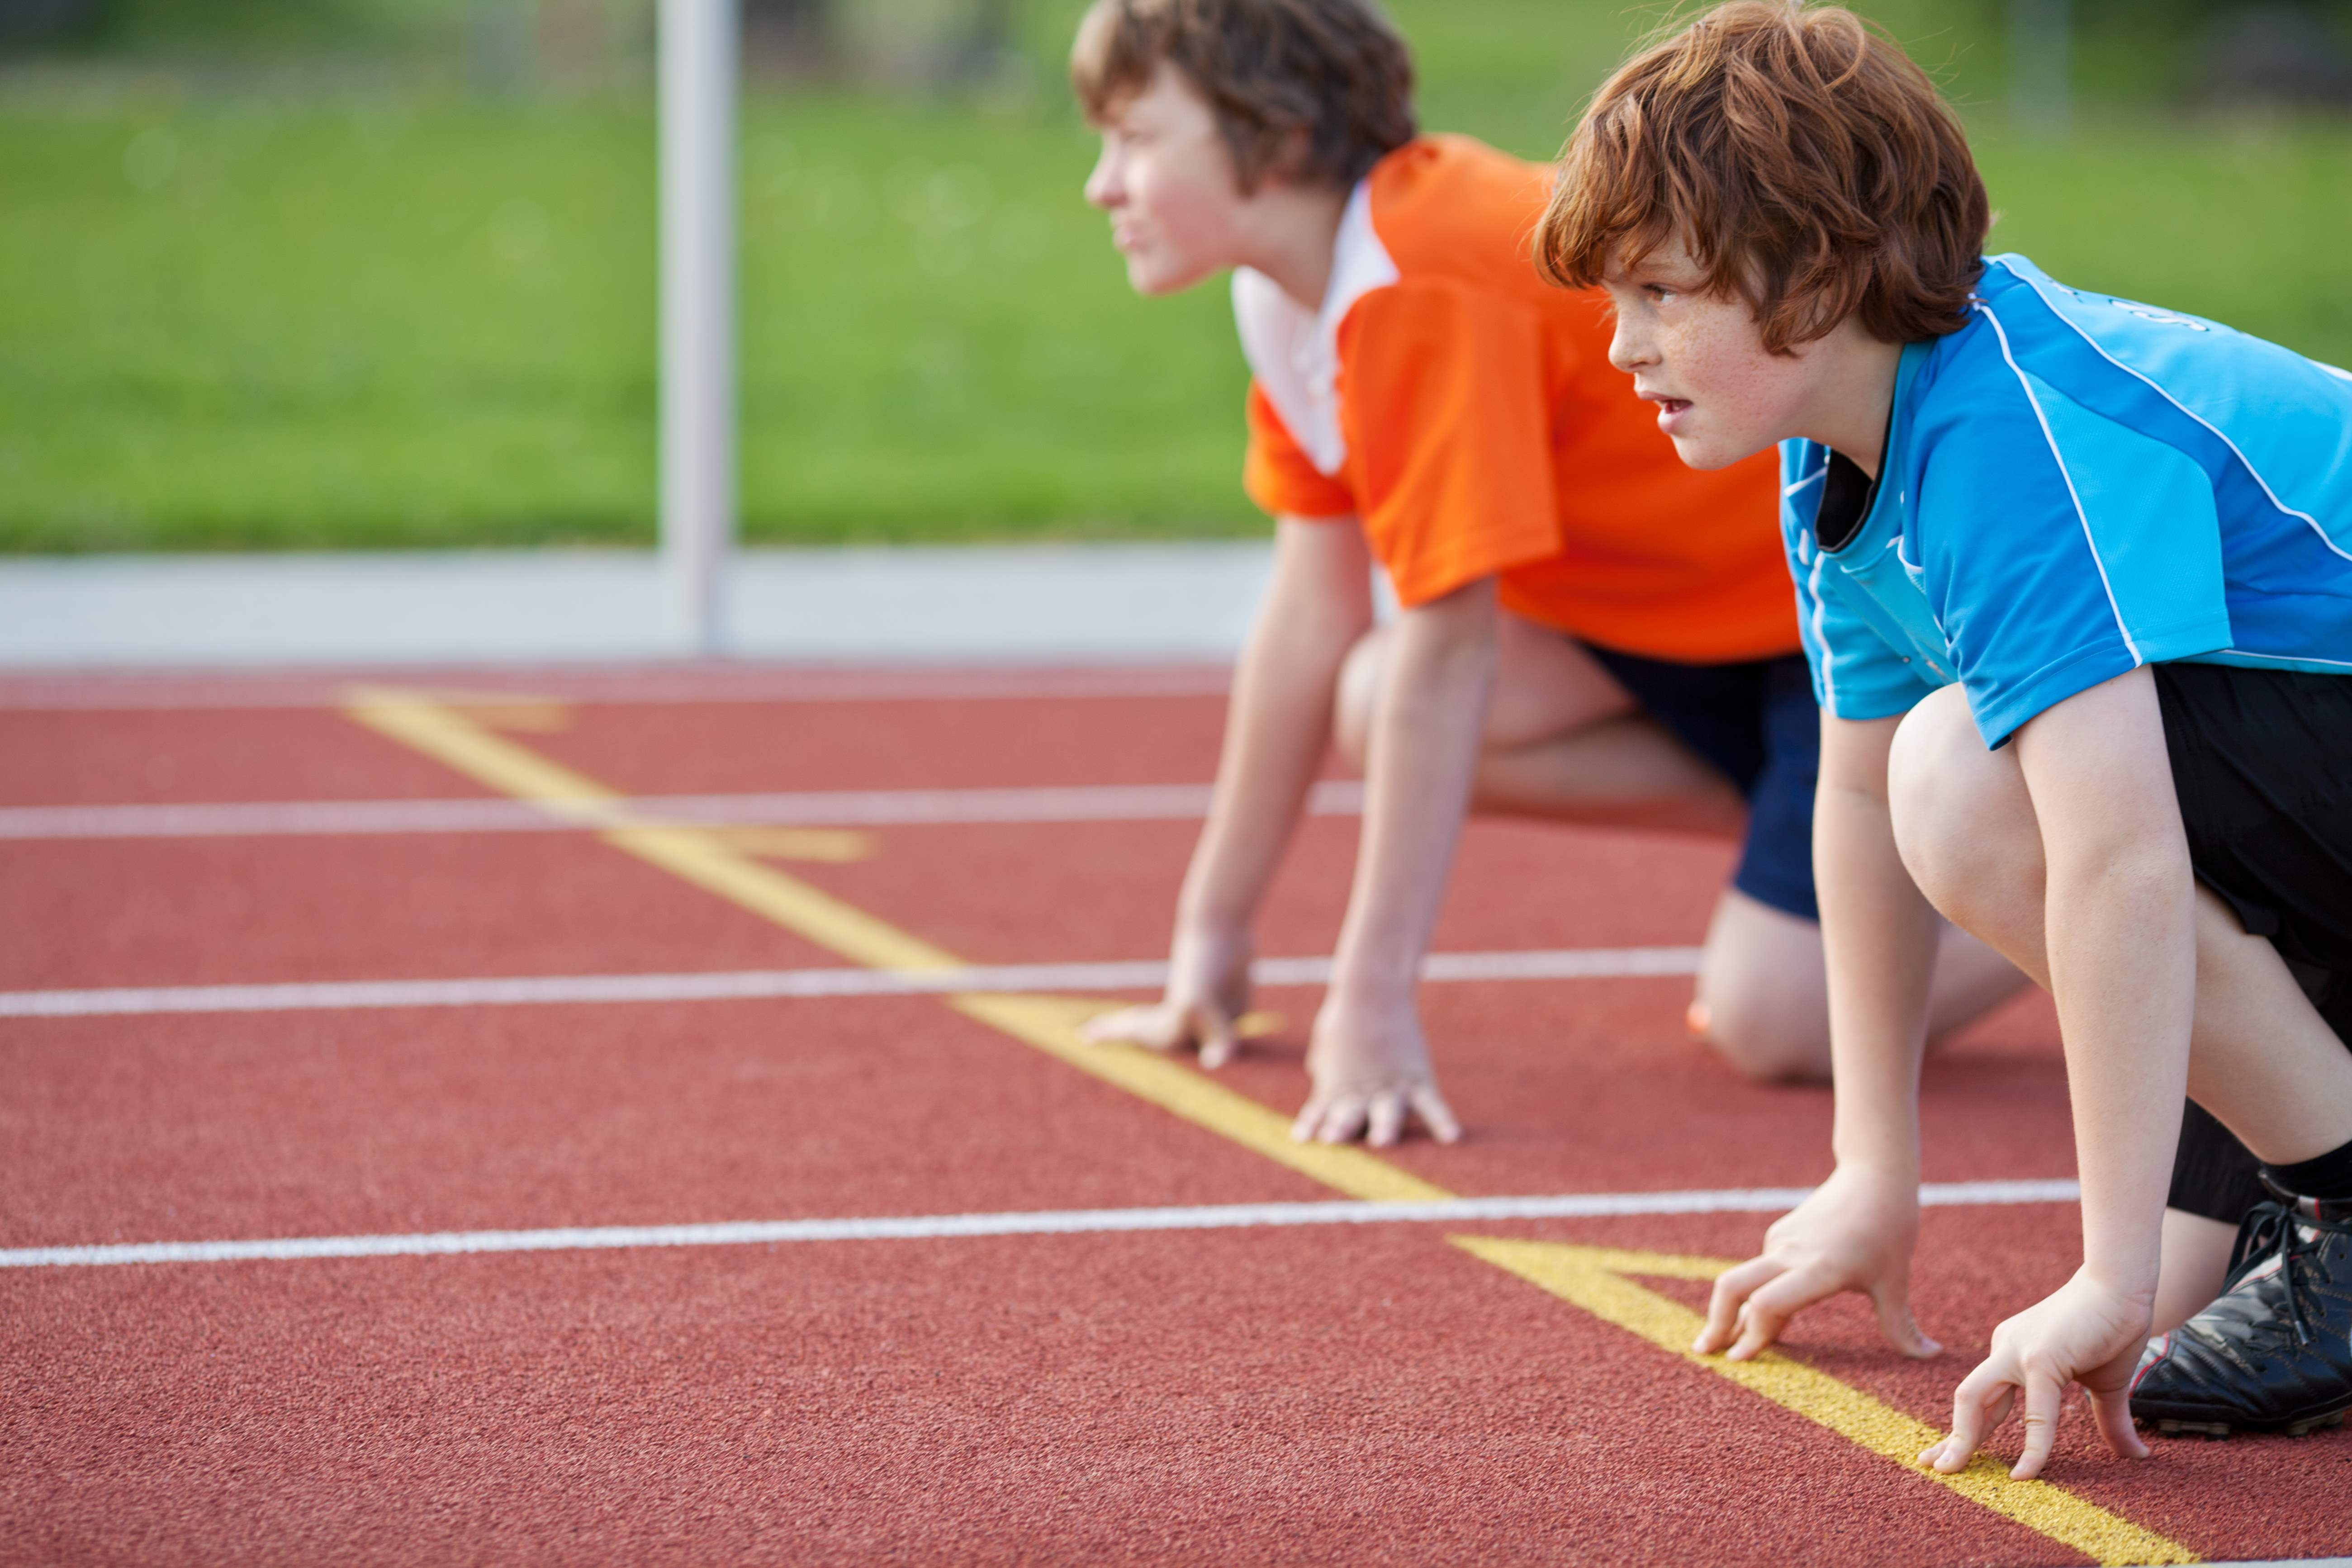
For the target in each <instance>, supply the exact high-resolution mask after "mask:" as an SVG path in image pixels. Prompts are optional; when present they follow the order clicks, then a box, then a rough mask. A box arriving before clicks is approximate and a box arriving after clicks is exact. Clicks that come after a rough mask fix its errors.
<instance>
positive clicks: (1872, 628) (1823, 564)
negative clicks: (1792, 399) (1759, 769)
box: [1780, 441, 1941, 720]
mask: <svg viewBox="0 0 2352 1568" xmlns="http://www.w3.org/2000/svg"><path fill="white" fill-rule="evenodd" d="M1824 457H1825V454H1824V453H1823V452H1822V449H1821V448H1820V447H1812V446H1811V445H1810V444H1809V443H1806V442H1801V441H1790V442H1789V443H1787V444H1786V445H1784V446H1783V447H1782V448H1781V479H1782V491H1783V494H1782V500H1781V515H1780V532H1781V538H1782V541H1783V542H1784V543H1785V544H1786V545H1787V547H1788V558H1789V574H1790V576H1791V577H1792V578H1794V579H1795V580H1796V587H1797V636H1798V638H1799V640H1800V641H1801V642H1802V643H1803V645H1804V649H1805V663H1806V664H1807V665H1808V666H1810V667H1811V669H1812V672H1813V700H1814V701H1815V702H1817V703H1819V704H1821V706H1822V708H1824V709H1826V710H1829V711H1830V712H1831V713H1833V714H1835V715H1836V716H1837V717H1838V718H1841V719H1853V720H1864V719H1892V718H1894V717H1895V716H1896V715H1897V714H1902V713H1908V712H1909V711H1911V710H1912V708H1913V706H1914V705H1916V703H1917V702H1918V700H1920V699H1921V698H1923V697H1925V696H1927V694H1928V693H1929V692H1931V691H1933V690H1935V689H1936V688H1937V685H1939V684H1941V683H1940V682H1938V681H1937V680H1934V679H1930V677H1929V673H1928V672H1927V671H1926V670H1924V669H1923V668H1922V667H1921V665H1920V662H1919V660H1918V658H1916V650H1915V652H1914V653H1909V654H1906V652H1904V648H1905V647H1906V646H1908V639H1906V638H1902V637H1900V634H1899V633H1897V634H1896V635H1895V636H1892V637H1890V636H1889V635H1888V633H1887V631H1885V630H1882V629H1881V628H1880V626H1879V625H1878V623H1877V621H1876V619H1875V618H1874V616H1872V614H1871V608H1872V606H1871V605H1870V604H1869V602H1868V597H1867V595H1863V594H1860V593H1858V592H1856V591H1855V590H1854V589H1853V587H1852V586H1851V585H1850V584H1848V583H1847V582H1846V580H1845V573H1844V572H1843V570H1842V569H1841V568H1840V567H1839V565H1838V564H1837V563H1836V562H1835V561H1833V560H1832V557H1831V556H1830V555H1829V554H1828V553H1827V552H1824V551H1823V550H1822V548H1821V546H1820V544H1819V543H1818V542H1815V540H1814V538H1813V532H1812V529H1811V526H1810V522H1811V512H1812V508H1813V507H1815V506H1818V505H1819V504H1820V491H1821V486H1822V462H1823V459H1824ZM1808 503H1810V504H1808Z"/></svg>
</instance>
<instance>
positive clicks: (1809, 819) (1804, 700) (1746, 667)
mask: <svg viewBox="0 0 2352 1568" xmlns="http://www.w3.org/2000/svg"><path fill="white" fill-rule="evenodd" d="M1581 646H1582V647H1584V648H1586V649H1587V650H1588V651H1590V652H1591V655H1592V657H1593V658H1597V659H1599V660H1600V661H1601V667H1602V668H1605V669H1607V670H1608V671H1609V673H1610V674H1612V675H1613V676H1615V677H1616V678H1617V682H1618V684H1619V685H1621V686H1622V687H1623V688H1624V689H1626V690H1627V691H1629V692H1631V693H1633V700H1634V701H1636V702H1638V703H1640V704H1641V705H1642V710H1643V712H1645V713H1647V714H1648V715H1649V716H1650V717H1651V718H1653V719H1654V720H1656V721H1658V722H1659V723H1661V724H1663V725H1664V726H1665V727H1666V729H1667V730H1668V731H1670V732H1671V733H1672V734H1673V735H1674V737H1675V739H1676V740H1678V741H1680V742H1682V743H1683V744H1684V745H1685V746H1688V747H1689V748H1690V749H1691V750H1692V751H1694V752H1697V753H1698V754H1699V755H1700V756H1701V757H1703V758H1705V759H1706V761H1707V762H1709V763H1713V764H1714V765H1715V766H1716V768H1717V770H1719V771H1720V772H1721V773H1723V775H1724V776H1725V777H1726V778H1727V779H1729V780H1730V781H1731V782H1732V784H1734V785H1735V786H1736V787H1737V788H1738V791H1739V794H1740V797H1741V798H1742V799H1744V800H1746V801H1747V802H1748V841H1747V843H1745V844H1744V845H1742V846H1741V847H1740V851H1739V869H1738V870H1737V871H1735V872H1734V873H1732V878H1731V885H1732V886H1733V887H1735V888H1737V889H1739V890H1740V891H1741V892H1743V893H1745V894H1747V895H1748V897H1749V898H1751V899H1754V900H1756V901H1757V902H1758V903H1759V904H1769V905H1770V906H1771V907H1772V908H1774V909H1776V910H1781V911H1783V912H1785V913H1788V914H1792V915H1795V916H1797V917H1798V918H1799V919H1800V920H1808V921H1818V920H1820V919H1821V918H1822V910H1821V905H1820V904H1819V903H1817V902H1815V901H1814V899H1813V784H1814V781H1815V780H1816V779H1818V778H1819V777H1820V775H1821V771H1822V713H1821V710H1820V709H1819V708H1817V707H1815V706H1814V705H1813V678H1812V675H1811V672H1810V671H1808V670H1807V669H1806V668H1805V656H1804V655H1802V654H1798V653H1790V654H1783V655H1781V656H1780V658H1759V659H1749V660H1748V661H1746V662H1744V663H1740V664H1675V663H1674V662H1672V661H1671V660H1668V659H1663V658H1644V657H1643V656H1642V655H1640V654H1633V653H1620V652H1618V651H1617V650H1616V649H1614V648H1606V647H1596V646H1594V645H1593V644H1591V643H1585V644H1582V645H1581Z"/></svg>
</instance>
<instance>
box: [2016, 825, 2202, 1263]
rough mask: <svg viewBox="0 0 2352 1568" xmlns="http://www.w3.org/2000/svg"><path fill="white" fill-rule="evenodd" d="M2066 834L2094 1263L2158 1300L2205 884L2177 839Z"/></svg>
mask: <svg viewBox="0 0 2352 1568" xmlns="http://www.w3.org/2000/svg"><path fill="white" fill-rule="evenodd" d="M2054 849H2055V846H2054V845H2053V846H2046V847H2045V852H2046V853H2048V858H2049V865H2050V883H2049V890H2048V893H2047V895H2046V898H2047V904H2046V909H2047V918H2048V930H2049V931H2050V933H2051V934H2050V938H2049V947H2050V982H2051V990H2052V994H2053V996H2054V997H2055V999H2056V1001H2057V1005H2058V1027H2059V1033H2060V1036H2061V1037H2062V1038H2063V1040H2064V1041H2065V1048H2066V1079H2067V1089H2068V1092H2069V1095H2070V1097H2071V1098H2072V1100H2073V1103H2074V1149H2075V1159H2076V1162H2077V1165H2078V1169H2079V1171H2080V1173H2081V1177H2082V1184H2083V1263H2084V1268H2085V1270H2086V1271H2088V1272H2089V1273H2090V1274H2092V1275H2093V1276H2094V1277H2095V1278H2096V1279H2098V1280H2099V1281H2100V1282H2101V1283H2102V1284H2104V1285H2105V1286H2106V1287H2107V1288H2108V1289H2113V1290H2115V1291H2116V1292H2118V1293H2121V1294H2124V1295H2128V1296H2132V1297H2136V1298H2141V1299H2146V1300H2153V1299H2154V1293H2155V1289H2156V1280H2157V1264H2158V1242H2159V1237H2160V1236H2161V1232H2162V1225H2163V1215H2164V1204H2165V1194H2166V1190H2167V1187H2168V1184H2169V1182H2170V1179H2171V1174H2172V1160H2173V1152H2174V1147H2175V1143H2176V1141H2177V1140H2178V1138H2179V1128H2180V1103H2181V1100H2182V1098H2183V1097H2184V1096H2185V1095H2186V1093H2187V1092H2188V1082H2189V1025H2190V1020H2191V1017H2192V1016H2193V1014H2194V1011H2195V1008H2196V1002H2197V981H2196V976H2197V938H2196V923H2195V905H2194V898H2195V884H2194V881H2193V879H2192V878H2191V876H2190V873H2189V858H2188V854H2187V851H2186V849H2185V848H2182V847H2177V846H2173V845H2167V844H2163V843H2160V842H2159V843H2158V844H2156V845H2148V844H2146V843H2135V844H2125V843H2115V842H2110V843H2107V844H2092V845H2086V846H2081V847H2078V848H2077V850H2076V852H2075V853H2074V854H2073V855H2071V856H2062V855H2060V854H2058V853H2054V852H2049V851H2051V850H2054ZM2176 849H2177V850H2178V852H2177V853H2175V852H2174V851H2175V850H2176Z"/></svg>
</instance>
